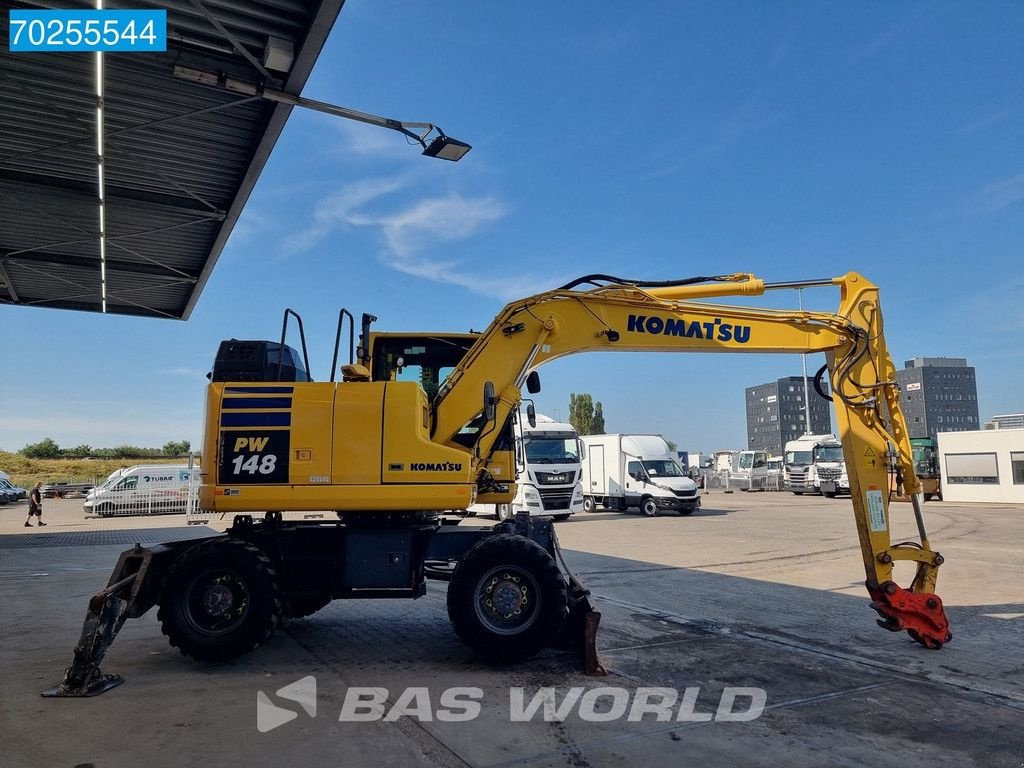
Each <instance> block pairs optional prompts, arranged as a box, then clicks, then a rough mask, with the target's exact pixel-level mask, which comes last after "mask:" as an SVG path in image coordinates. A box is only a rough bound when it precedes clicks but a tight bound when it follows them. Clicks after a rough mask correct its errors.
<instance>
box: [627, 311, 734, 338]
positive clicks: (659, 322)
mask: <svg viewBox="0 0 1024 768" xmlns="http://www.w3.org/2000/svg"><path fill="white" fill-rule="evenodd" d="M626 331H627V332H629V333H649V334H652V335H655V336H657V335H662V336H681V337H684V338H687V339H707V340H708V341H735V342H737V343H738V344H746V343H747V342H748V341H750V326H749V325H734V324H733V323H726V322H723V321H722V318H720V317H716V318H715V319H714V320H709V321H706V322H703V323H702V322H698V321H697V320H692V321H690V322H687V321H686V319H685V318H681V317H680V318H674V317H669V318H663V317H658V316H657V315H632V314H631V315H630V316H629V318H628V322H627V324H626Z"/></svg>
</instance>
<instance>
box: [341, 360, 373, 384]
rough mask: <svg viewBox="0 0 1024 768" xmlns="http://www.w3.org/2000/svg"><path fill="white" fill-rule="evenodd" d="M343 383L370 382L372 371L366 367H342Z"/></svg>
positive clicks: (350, 364)
mask: <svg viewBox="0 0 1024 768" xmlns="http://www.w3.org/2000/svg"><path fill="white" fill-rule="evenodd" d="M341 380H342V381H369V380H370V371H369V369H368V368H367V367H366V366H365V365H359V364H358V363H348V364H346V365H343V366H341Z"/></svg>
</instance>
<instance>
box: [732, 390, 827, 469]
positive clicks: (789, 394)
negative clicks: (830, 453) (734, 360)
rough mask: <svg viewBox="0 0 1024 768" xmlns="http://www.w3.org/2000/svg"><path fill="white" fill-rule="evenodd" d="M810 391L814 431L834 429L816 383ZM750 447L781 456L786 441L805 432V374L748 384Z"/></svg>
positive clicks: (812, 431) (812, 430)
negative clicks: (753, 385)
mask: <svg viewBox="0 0 1024 768" xmlns="http://www.w3.org/2000/svg"><path fill="white" fill-rule="evenodd" d="M808 385H809V386H808V391H809V393H810V413H811V434H815V435H827V434H828V433H830V432H831V431H832V415H831V412H830V411H829V404H828V401H827V400H825V399H823V398H822V397H819V396H818V393H817V392H815V391H814V386H813V383H811V382H808ZM746 403H747V448H748V449H749V450H752V451H768V454H769V455H771V456H781V455H782V450H783V448H784V447H785V445H786V443H787V442H789V441H790V440H795V439H796V438H798V437H800V436H801V435H803V434H806V432H807V427H806V421H805V418H804V378H803V376H787V377H785V378H782V379H778V380H776V381H769V382H767V383H765V384H758V385H757V386H755V387H747V390H746Z"/></svg>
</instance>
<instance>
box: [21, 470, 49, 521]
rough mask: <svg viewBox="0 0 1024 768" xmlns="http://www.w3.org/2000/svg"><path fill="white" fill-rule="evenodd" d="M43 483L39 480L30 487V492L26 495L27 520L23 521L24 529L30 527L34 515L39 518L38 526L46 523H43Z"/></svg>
mask: <svg viewBox="0 0 1024 768" xmlns="http://www.w3.org/2000/svg"><path fill="white" fill-rule="evenodd" d="M42 489H43V483H42V481H41V480H37V481H36V484H35V485H33V486H32V491H31V493H29V495H28V519H27V520H26V521H25V527H26V528H31V527H32V522H31V520H32V516H33V515H35V516H36V517H38V518H39V521H38V523H37V524H38V525H40V526H43V525H46V523H44V522H43V490H42Z"/></svg>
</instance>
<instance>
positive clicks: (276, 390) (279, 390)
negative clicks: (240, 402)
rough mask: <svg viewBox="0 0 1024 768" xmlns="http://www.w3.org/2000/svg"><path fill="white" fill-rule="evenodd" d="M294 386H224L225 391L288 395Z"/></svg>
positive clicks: (245, 393) (246, 393)
mask: <svg viewBox="0 0 1024 768" xmlns="http://www.w3.org/2000/svg"><path fill="white" fill-rule="evenodd" d="M294 389H295V387H224V391H225V392H239V393H241V394H243V395H290V394H291V393H292V391H293V390H294Z"/></svg>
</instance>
